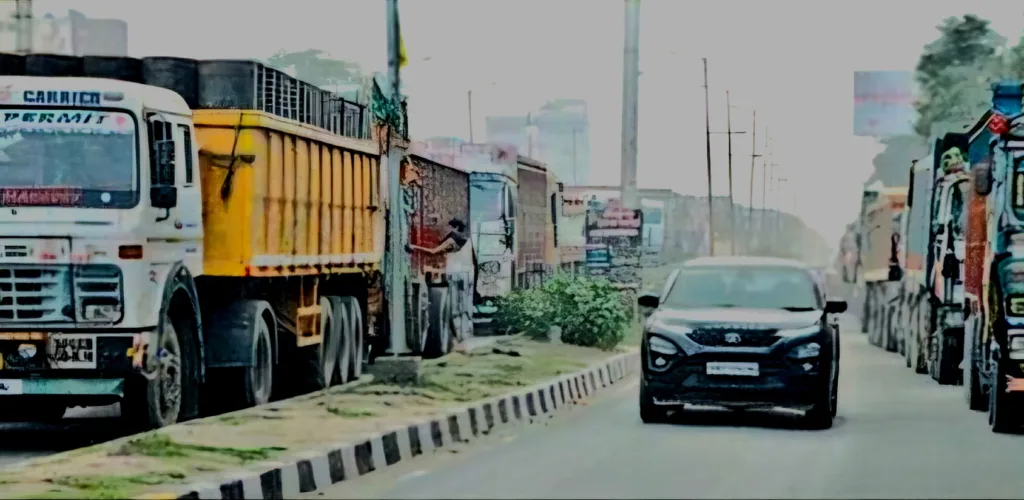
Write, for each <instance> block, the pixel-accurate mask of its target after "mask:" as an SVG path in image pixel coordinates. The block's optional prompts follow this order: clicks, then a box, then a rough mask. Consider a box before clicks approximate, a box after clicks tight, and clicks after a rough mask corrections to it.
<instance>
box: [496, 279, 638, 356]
mask: <svg viewBox="0 0 1024 500" xmlns="http://www.w3.org/2000/svg"><path fill="white" fill-rule="evenodd" d="M629 295H630V294H625V293H622V292H621V291H620V290H618V289H616V288H615V287H614V286H612V284H611V283H610V282H608V281H607V280H605V279H601V278H592V277H588V276H577V277H575V278H574V277H570V276H568V275H564V274H559V275H556V276H554V277H553V278H551V279H549V280H548V281H546V282H545V283H544V284H543V285H541V286H540V287H537V288H531V289H527V290H516V291H514V292H512V293H511V294H509V295H508V296H506V297H504V298H503V299H501V300H500V301H499V302H498V313H497V318H496V319H497V321H498V323H499V324H500V325H502V326H503V327H505V328H507V329H509V330H511V331H513V332H516V333H519V332H521V333H523V334H525V335H526V336H528V337H530V338H533V339H546V338H547V336H548V332H549V331H550V329H551V327H552V326H559V327H561V329H562V341H563V342H565V343H566V344H573V345H578V346H583V347H598V348H601V349H611V348H613V347H615V346H616V345H618V344H619V342H621V341H622V339H623V336H624V335H625V330H626V328H627V327H628V326H629V323H630V321H631V320H632V318H633V307H632V303H631V302H630V303H626V300H629V299H630V297H629Z"/></svg>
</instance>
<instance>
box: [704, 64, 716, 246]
mask: <svg viewBox="0 0 1024 500" xmlns="http://www.w3.org/2000/svg"><path fill="white" fill-rule="evenodd" d="M701 60H702V61H703V62H704V135H705V137H706V139H707V140H706V141H705V142H706V143H707V153H708V155H707V156H708V251H709V254H710V255H711V256H714V255H715V204H714V195H713V194H712V193H713V191H712V189H711V104H710V99H709V98H708V58H706V57H705V58H702V59H701Z"/></svg>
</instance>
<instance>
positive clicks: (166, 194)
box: [149, 184, 178, 209]
mask: <svg viewBox="0 0 1024 500" xmlns="http://www.w3.org/2000/svg"><path fill="white" fill-rule="evenodd" d="M149 202H150V205H152V206H153V208H165V209H170V208H174V207H176V206H178V188H177V187H175V186H168V185H167V184H161V185H159V186H153V187H151V188H149Z"/></svg>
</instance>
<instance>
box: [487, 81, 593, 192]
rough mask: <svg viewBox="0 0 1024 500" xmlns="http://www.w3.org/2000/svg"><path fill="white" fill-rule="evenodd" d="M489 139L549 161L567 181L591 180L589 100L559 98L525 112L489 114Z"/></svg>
mask: <svg viewBox="0 0 1024 500" xmlns="http://www.w3.org/2000/svg"><path fill="white" fill-rule="evenodd" d="M485 124H486V129H487V140H488V142H493V143H508V144H513V145H515V146H516V148H517V149H518V150H519V152H520V154H522V155H524V156H529V157H531V158H536V159H538V160H540V161H542V162H544V163H546V164H547V166H548V168H549V169H551V170H553V171H554V172H555V174H556V175H558V178H559V180H561V181H562V182H564V183H565V184H566V185H587V184H588V183H589V182H590V119H589V116H588V115H587V102H586V101H584V100H582V99H558V100H555V101H552V102H549V103H548V104H546V105H544V106H543V107H541V108H540V109H539V110H537V111H536V112H532V113H529V114H527V115H526V116H488V117H487V118H486V120H485Z"/></svg>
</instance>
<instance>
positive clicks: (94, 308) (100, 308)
mask: <svg viewBox="0 0 1024 500" xmlns="http://www.w3.org/2000/svg"><path fill="white" fill-rule="evenodd" d="M120 317H121V308H120V307H118V306H114V305H107V304H103V305H87V306H85V307H83V308H82V319H83V320H85V321H114V320H116V319H118V318H120Z"/></svg>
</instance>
